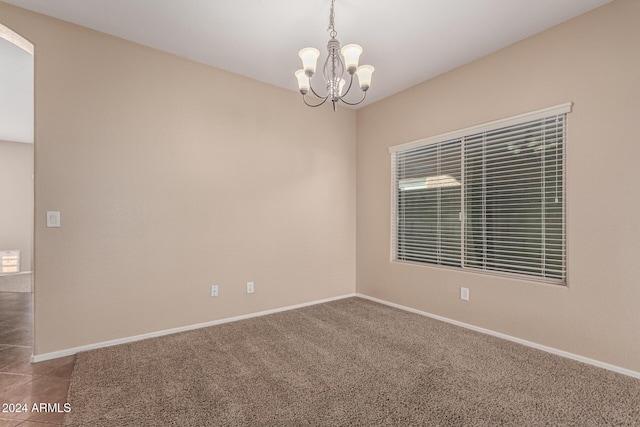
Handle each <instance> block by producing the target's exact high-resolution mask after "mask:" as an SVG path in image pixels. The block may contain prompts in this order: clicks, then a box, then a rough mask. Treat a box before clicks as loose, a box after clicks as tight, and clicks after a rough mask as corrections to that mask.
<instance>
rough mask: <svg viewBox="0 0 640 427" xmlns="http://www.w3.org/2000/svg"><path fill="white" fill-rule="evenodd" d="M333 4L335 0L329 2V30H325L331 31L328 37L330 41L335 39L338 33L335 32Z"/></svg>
mask: <svg viewBox="0 0 640 427" xmlns="http://www.w3.org/2000/svg"><path fill="white" fill-rule="evenodd" d="M335 3H336V0H331V9H330V11H329V28H327V31H329V30H331V32H330V33H329V35H330V36H331V38H332V39H335V38H336V36H337V35H338V32H337V31H336V24H335V18H336V14H335V12H334V11H333V10H334V5H335Z"/></svg>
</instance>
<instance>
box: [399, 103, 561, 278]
mask: <svg viewBox="0 0 640 427" xmlns="http://www.w3.org/2000/svg"><path fill="white" fill-rule="evenodd" d="M572 106H573V104H572V103H571V102H568V103H564V104H560V105H556V106H553V107H549V108H544V109H541V110H536V111H531V112H528V113H524V114H520V115H517V116H513V117H509V118H505V119H500V120H495V121H492V122H489V123H483V124H480V125H477V126H471V127H468V128H464V129H460V130H456V131H453V132H449V133H445V134H441V135H436V136H433V137H429V138H425V139H420V140H417V141H412V142H408V143H404V144H400V145H395V146H392V147H389V153H390V155H391V156H390V157H391V239H390V243H391V251H390V260H391V262H397V263H406V264H416V265H421V266H429V267H436V268H445V269H454V270H462V271H469V272H477V273H483V274H490V275H497V276H507V277H515V278H520V279H525V280H531V281H538V282H545V283H552V284H563V285H566V283H567V280H566V278H567V267H566V262H567V261H566V260H567V256H566V157H567V154H566V153H567V137H566V133H567V121H566V119H565V122H564V129H563V130H564V134H563V155H562V162H563V167H562V194H563V197H562V246H563V248H562V250H563V252H564V257H563V270H564V274H563V277H562V279H557V278H548V277H541V276H536V275H529V274H521V273H512V272H502V271H493V270H483V269H478V268H474V267H468V266H465V261H464V258H465V255H464V236H465V234H464V233H465V230H464V221H462V215H463V214H462V212H464V207H463V205H464V169H465V165H464V155H462V158H461V173H462V183H461V184H462V185H461V194H462V200H461V240H462V243H461V244H462V246H461V265H460V267H450V266H443V265H439V264H433V263H429V262H417V261H405V260H401V259H398V256H397V255H398V254H397V252H398V237H397V236H398V215H399V212H398V197H399V191H398V186H399V182H398V179H397V178H398V177H397V172H398V171H397V161H396V154H397V153H401V152H405V151H409V150H413V149H417V148H421V147H425V146H427V145H430V144H436V143H442V142H446V141H451V140H455V139H462V140H463V142H462V143H461V145H462V151H464V139H465V137H468V136H471V135H476V134H478V133H482V132H490V131H494V130H498V129H501V128H507V127H509V126H514V125H519V124H523V123H527V122H531V121H535V120H540V119H544V118H548V117H551V116H555V115H563V114H564V115H566V114H568V113H570V112H571V109H572ZM409 185H410V184H409Z"/></svg>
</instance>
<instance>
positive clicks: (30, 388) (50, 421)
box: [0, 292, 74, 427]
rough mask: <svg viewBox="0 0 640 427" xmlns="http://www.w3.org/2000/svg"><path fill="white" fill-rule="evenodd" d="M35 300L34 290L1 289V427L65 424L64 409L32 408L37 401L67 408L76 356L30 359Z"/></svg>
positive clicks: (39, 426) (36, 426)
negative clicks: (17, 408)
mask: <svg viewBox="0 0 640 427" xmlns="http://www.w3.org/2000/svg"><path fill="white" fill-rule="evenodd" d="M32 300H33V298H32V294H30V293H17V292H0V405H1V406H0V427H14V426H18V425H19V426H22V427H27V426H35V427H43V426H59V425H61V424H63V423H64V413H63V412H62V413H61V412H55V411H54V412H46V411H44V410H43V411H42V412H37V411H32V409H33V404H34V403H37V404H40V403H49V404H55V403H58V404H59V407H60V409H61V410H62V409H63V405H64V404H65V403H66V401H67V391H68V390H69V379H70V378H71V372H72V371H73V364H74V356H69V357H64V358H60V359H55V360H49V361H46V362H40V363H34V364H32V363H31V362H30V358H31V352H32V345H33V343H32V341H33V320H32V319H33V301H32ZM11 404H19V405H20V406H22V405H24V404H26V405H27V409H28V411H27V412H16V411H15V410H12V409H14V408H15V407H13V408H12V407H11V406H8V405H11ZM54 408H55V407H54ZM72 410H73V408H72Z"/></svg>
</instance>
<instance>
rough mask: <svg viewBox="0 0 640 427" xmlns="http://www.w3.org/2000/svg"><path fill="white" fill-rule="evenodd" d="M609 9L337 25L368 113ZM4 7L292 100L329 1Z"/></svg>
mask: <svg viewBox="0 0 640 427" xmlns="http://www.w3.org/2000/svg"><path fill="white" fill-rule="evenodd" d="M609 1H611V0H393V1H381V0H375V1H374V0H336V5H335V9H336V10H335V14H336V18H335V25H336V30H337V31H338V37H337V38H338V40H340V41H341V42H342V44H343V45H345V44H348V43H358V44H360V45H361V46H362V47H363V48H364V53H363V55H362V57H361V63H363V64H365V63H368V64H371V65H374V66H375V67H376V71H375V73H374V75H373V81H372V86H371V89H370V90H369V93H368V103H371V102H373V101H376V100H380V99H382V98H384V97H387V96H389V95H392V94H394V93H397V92H399V91H401V90H403V89H406V88H409V87H411V86H413V85H416V84H418V83H420V82H422V81H425V80H428V79H430V78H432V77H435V76H437V75H439V74H442V73H444V72H446V71H449V70H451V69H453V68H456V67H459V66H460V65H463V64H465V63H468V62H470V61H473V60H475V59H477V58H480V57H482V56H484V55H487V54H489V53H491V52H494V51H496V50H499V49H501V48H503V47H505V46H508V45H510V44H512V43H514V42H517V41H519V40H522V39H524V38H526V37H528V36H531V35H533V34H536V33H538V32H540V31H543V30H545V29H547V28H550V27H552V26H554V25H557V24H559V23H561V22H563V21H566V20H568V19H570V18H573V17H575V16H577V15H580V14H582V13H584V12H587V11H589V10H591V9H594V8H596V7H598V6H601V5H603V4H605V3H608V2H609ZM4 2H6V3H11V4H14V5H16V6H20V7H23V8H26V9H30V10H33V11H36V12H39V13H43V14H45V15H50V16H53V17H56V18H59V19H63V20H65V21H70V22H73V23H76V24H80V25H83V26H86V27H89V28H93V29H96V30H99V31H102V32H105V33H108V34H113V35H115V36H119V37H122V38H125V39H128V40H131V41H134V42H137V43H141V44H143V45H147V46H151V47H154V48H157V49H160V50H163V51H166V52H171V53H174V54H176V55H179V56H183V57H186V58H190V59H193V60H195V61H199V62H202V63H205V64H210V65H213V66H215V67H218V68H222V69H225V70H229V71H232V72H234V73H238V74H241V75H244V76H247V77H250V78H253V79H256V80H260V81H262V82H265V83H269V84H273V85H276V86H280V87H283V88H287V89H291V90H294V91H297V84H296V80H295V78H294V76H293V73H294V72H295V70H297V69H298V68H300V61H299V59H298V55H297V53H298V51H299V50H300V49H301V48H303V47H307V46H313V47H316V48H318V49H320V51H321V52H322V53H321V57H320V61H323V60H324V57H325V56H326V54H325V52H326V50H325V46H326V43H327V41H328V39H329V36H328V33H327V31H326V29H327V26H328V15H329V5H330V0H179V1H178V0H54V1H52V0H4ZM0 20H1V17H0ZM36 48H37V47H36ZM316 78H319V76H317V77H316ZM318 83H319V82H318Z"/></svg>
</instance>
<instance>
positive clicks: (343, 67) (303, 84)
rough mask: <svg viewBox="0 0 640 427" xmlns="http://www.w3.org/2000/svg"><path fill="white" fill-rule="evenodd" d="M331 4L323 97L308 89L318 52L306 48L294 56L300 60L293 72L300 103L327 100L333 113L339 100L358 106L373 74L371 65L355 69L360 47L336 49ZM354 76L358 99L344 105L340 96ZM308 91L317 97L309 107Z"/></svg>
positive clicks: (333, 16)
mask: <svg viewBox="0 0 640 427" xmlns="http://www.w3.org/2000/svg"><path fill="white" fill-rule="evenodd" d="M334 4H335V0H331V11H330V13H329V28H328V29H327V31H330V33H329V35H330V36H331V39H330V40H329V43H327V51H328V56H327V59H326V61H324V69H323V76H324V82H325V85H326V87H327V94H326V95H325V96H321V95H319V94H318V92H316V90H315V89H314V88H313V86H311V77H313V75H314V74H315V72H316V63H317V61H318V57H319V56H320V52H319V51H318V49H315V48H312V47H306V48H304V49H302V50H301V51H300V52H299V53H298V56H300V59H301V60H302V67H303V69H301V70H298V71H296V73H295V75H296V77H297V79H298V89H299V90H300V93H301V94H302V100H303V101H304V103H305V104H307V105H308V106H309V107H319V106H320V105H322V104H324V103H325V102H327V100H328V99H330V100H331V102H332V104H333V111H336V106H337V103H338V102H339V101H342V102H343V103H345V104H347V105H358V104H360V103H361V102H362V101H364V100H365V98H366V97H367V90H369V87H370V86H371V75H372V74H373V71H374V68H373V66H371V65H361V66H359V67H358V60H359V59H360V54H361V53H362V47H360V46H359V45H357V44H348V45H346V46H345V47H343V48H342V49H340V42H339V41H338V40H337V39H336V36H337V35H338V33H337V32H336V28H335V23H334V19H335V13H334ZM341 54H342V55H341ZM343 57H344V59H343ZM345 71H346V72H347V73H348V74H349V77H348V79H349V85H348V86H347V88H346V90H345V85H346V81H345V79H344V73H345ZM354 74H355V75H356V76H358V83H359V84H360V90H362V99H360V101H357V102H348V101H346V100H345V99H344V97H345V96H346V95H347V94H348V93H349V91H350V90H351V85H352V84H353V75H354ZM309 90H311V92H312V93H313V95H315V97H316V98H317V103H315V104H312V103H309V102H308V101H307V97H306V95H307V94H308V93H309Z"/></svg>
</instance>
